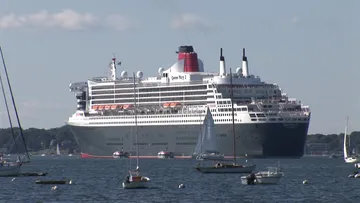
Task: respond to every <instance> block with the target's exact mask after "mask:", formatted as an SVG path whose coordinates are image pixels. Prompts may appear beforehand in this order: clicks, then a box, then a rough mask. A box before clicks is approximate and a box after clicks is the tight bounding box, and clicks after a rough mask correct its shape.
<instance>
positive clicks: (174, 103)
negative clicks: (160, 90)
mask: <svg viewBox="0 0 360 203" xmlns="http://www.w3.org/2000/svg"><path fill="white" fill-rule="evenodd" d="M179 105H180V103H178V102H173V103H171V104H170V107H171V108H175V107H177V106H179Z"/></svg>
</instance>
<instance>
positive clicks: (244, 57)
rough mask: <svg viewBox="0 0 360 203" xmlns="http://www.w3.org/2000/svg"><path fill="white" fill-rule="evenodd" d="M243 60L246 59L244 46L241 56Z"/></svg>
mask: <svg viewBox="0 0 360 203" xmlns="http://www.w3.org/2000/svg"><path fill="white" fill-rule="evenodd" d="M242 60H243V61H247V57H246V56H245V48H243V58H242Z"/></svg>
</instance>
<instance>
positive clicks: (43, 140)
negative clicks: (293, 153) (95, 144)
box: [0, 126, 360, 153]
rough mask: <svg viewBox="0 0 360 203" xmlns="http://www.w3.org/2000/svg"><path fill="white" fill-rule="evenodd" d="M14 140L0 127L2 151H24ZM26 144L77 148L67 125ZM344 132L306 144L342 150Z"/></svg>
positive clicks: (358, 141) (357, 139) (355, 137)
mask: <svg viewBox="0 0 360 203" xmlns="http://www.w3.org/2000/svg"><path fill="white" fill-rule="evenodd" d="M14 130H15V140H16V145H15V144H14V138H13V136H12V133H11V128H3V129H0V148H2V150H1V151H2V152H6V153H14V152H17V151H20V152H24V149H25V148H24V145H23V141H22V139H21V138H20V136H19V132H20V131H19V129H18V128H15V129H14ZM23 132H24V138H25V142H26V146H27V148H28V150H29V151H30V152H31V151H34V152H35V151H40V150H46V149H54V148H55V147H56V145H57V144H59V146H60V147H61V148H62V149H71V150H74V149H76V150H78V146H77V143H76V141H75V139H74V136H73V135H72V133H71V131H70V129H69V128H68V127H67V126H62V127H58V128H51V129H38V128H29V129H25V130H23ZM350 137H351V142H350V143H351V147H350V148H356V149H357V148H360V132H357V131H354V132H352V133H351V134H350ZM343 139H344V133H341V134H328V135H324V134H311V135H308V137H307V146H309V144H312V143H320V144H327V147H328V150H329V151H342V149H343Z"/></svg>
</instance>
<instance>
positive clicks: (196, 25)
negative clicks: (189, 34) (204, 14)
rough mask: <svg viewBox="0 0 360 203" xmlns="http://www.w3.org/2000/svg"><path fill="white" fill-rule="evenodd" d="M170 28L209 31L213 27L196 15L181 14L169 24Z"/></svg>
mask: <svg viewBox="0 0 360 203" xmlns="http://www.w3.org/2000/svg"><path fill="white" fill-rule="evenodd" d="M171 27H172V28H174V29H184V28H190V29H209V28H212V27H213V25H212V24H211V23H209V22H207V21H206V20H204V19H203V18H201V17H199V16H197V15H194V14H183V15H180V16H178V17H176V18H175V19H174V20H173V21H172V22H171Z"/></svg>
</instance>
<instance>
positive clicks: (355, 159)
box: [345, 157, 360, 164]
mask: <svg viewBox="0 0 360 203" xmlns="http://www.w3.org/2000/svg"><path fill="white" fill-rule="evenodd" d="M345 162H346V163H351V164H353V163H357V162H360V157H346V158H345Z"/></svg>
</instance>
